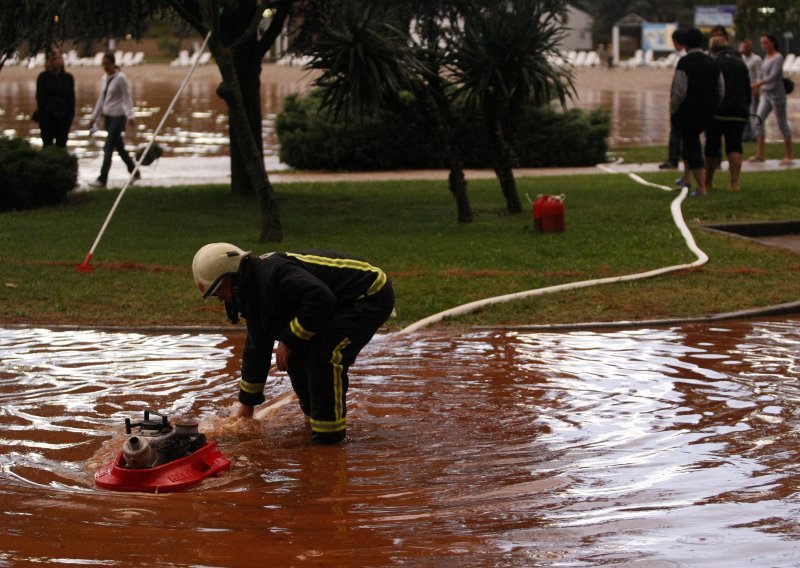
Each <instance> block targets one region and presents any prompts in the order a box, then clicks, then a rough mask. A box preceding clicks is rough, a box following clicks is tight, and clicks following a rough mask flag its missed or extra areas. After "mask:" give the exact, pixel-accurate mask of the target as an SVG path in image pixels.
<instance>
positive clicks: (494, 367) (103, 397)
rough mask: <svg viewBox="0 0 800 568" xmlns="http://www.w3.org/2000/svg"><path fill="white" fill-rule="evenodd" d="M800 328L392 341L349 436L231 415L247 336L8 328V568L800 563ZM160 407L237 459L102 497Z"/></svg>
mask: <svg viewBox="0 0 800 568" xmlns="http://www.w3.org/2000/svg"><path fill="white" fill-rule="evenodd" d="M799 323H800V321H797V320H792V319H786V320H776V321H767V322H755V323H751V322H733V323H729V324H724V325H720V324H718V323H717V324H714V325H685V326H682V327H674V328H665V329H644V330H628V331H613V332H607V333H601V332H572V333H535V334H523V333H516V332H515V333H499V332H480V333H469V334H465V335H460V336H450V335H446V334H444V333H427V334H424V335H417V336H412V337H409V336H382V337H380V338H378V339H377V340H376V341H375V342H373V343H372V344H371V345H370V346H368V348H367V349H366V350H365V352H364V353H363V354H362V356H361V358H360V360H359V363H358V364H357V365H356V368H355V369H354V372H353V374H352V380H351V394H350V407H349V409H350V412H349V414H348V416H349V417H350V427H349V429H348V432H349V434H350V436H351V440H350V442H349V443H348V444H346V445H344V446H341V447H332V448H331V447H321V448H320V447H311V446H309V445H308V443H307V441H306V440H307V438H308V432H307V431H306V429H305V428H306V427H305V425H304V421H303V418H302V414H301V413H300V411H299V410H298V409H297V408H296V404H295V403H294V402H293V401H292V403H290V404H287V405H276V407H275V408H274V410H273V411H271V412H270V413H268V415H267V416H266V417H265V418H264V420H263V421H261V422H256V421H239V422H235V421H232V420H231V419H229V418H226V417H225V415H226V414H229V412H230V409H231V408H232V406H233V400H234V397H235V393H236V388H237V380H236V372H237V365H238V358H239V357H240V356H241V352H240V345H241V343H242V336H241V335H238V334H235V333H234V334H232V335H231V336H224V335H217V334H201V335H192V334H182V335H141V334H135V333H101V332H92V331H84V332H66V331H59V332H53V331H47V330H44V329H32V330H12V329H2V328H0V360H1V361H2V362H0V447H1V448H2V451H1V452H0V492H2V493H3V496H4V499H3V501H4V510H3V511H2V512H0V518H2V522H1V523H0V527H2V528H0V543H2V546H1V547H0V565H16V564H24V563H27V562H34V561H36V562H42V563H73V564H79V565H86V564H90V563H100V564H102V565H123V564H125V565H128V564H137V565H138V564H145V563H148V562H155V563H158V564H160V565H215V566H244V565H254V563H253V554H254V553H255V552H256V551H257V554H258V562H257V563H256V564H257V565H262V566H267V565H299V564H304V563H310V564H311V565H314V566H330V565H362V564H363V565H371V566H385V565H394V564H411V565H428V566H431V565H436V566H450V565H452V566H456V565H458V566H461V565H464V564H465V563H466V564H470V563H475V562H476V559H477V563H478V564H481V565H487V566H503V565H509V566H510V565H515V566H519V565H564V566H593V565H607V564H623V565H631V564H635V563H641V565H648V566H651V565H652V566H683V565H693V564H696V563H697V559H698V558H702V559H703V563H704V565H708V566H736V565H753V566H793V565H796V559H797V558H798V554H800V543H798V540H797V537H798V536H800V526H798V514H797V511H798V509H797V495H796V490H797V487H798V484H800V473H798V471H797V467H796V463H797V460H798V453H800V450H798V448H797V444H796V440H797V430H798V424H799V423H800V422H799V413H800V385H798V379H800V366H799V364H800V351H799V350H798V346H799V345H800V332H798V324H799ZM267 388H268V392H267V397H268V399H272V400H275V399H281V398H284V397H285V396H287V393H289V392H290V387H289V385H288V381H287V379H286V378H285V377H284V376H281V375H279V376H278V377H276V378H275V379H274V380H270V381H269V382H268V387H267ZM147 407H150V408H154V409H156V410H161V411H166V412H169V413H172V414H176V413H181V414H188V415H190V416H195V417H197V418H199V419H201V421H202V422H201V424H202V425H201V428H202V429H203V430H204V431H205V432H206V433H208V434H209V436H210V437H212V438H214V439H216V440H217V441H218V442H219V444H220V446H221V448H222V450H223V452H224V453H225V454H226V456H227V457H228V458H229V459H231V461H232V462H233V465H232V469H231V471H230V472H228V473H225V474H222V475H220V476H218V477H217V478H215V479H212V480H209V481H207V482H204V484H203V485H201V486H200V487H198V488H196V489H194V490H192V491H189V492H187V493H184V494H177V495H166V496H154V495H136V494H119V493H112V492H106V491H99V490H96V489H95V488H94V487H93V486H92V474H93V472H94V471H95V470H96V469H97V468H98V467H99V466H100V465H101V464H102V463H104V462H105V461H108V460H109V459H110V457H111V455H113V453H114V452H116V451H117V449H118V448H119V446H120V443H121V433H120V431H121V425H122V421H123V419H124V418H125V417H130V416H135V415H138V414H140V413H141V410H142V409H144V408H147ZM637 565H638V564H637Z"/></svg>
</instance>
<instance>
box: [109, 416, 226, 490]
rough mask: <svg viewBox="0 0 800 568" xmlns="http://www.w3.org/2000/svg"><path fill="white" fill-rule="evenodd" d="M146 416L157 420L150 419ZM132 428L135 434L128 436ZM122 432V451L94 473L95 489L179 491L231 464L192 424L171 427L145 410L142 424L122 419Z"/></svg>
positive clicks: (184, 423) (193, 423) (181, 423)
mask: <svg viewBox="0 0 800 568" xmlns="http://www.w3.org/2000/svg"><path fill="white" fill-rule="evenodd" d="M150 414H155V415H156V416H160V417H161V420H151V419H150ZM134 426H135V427H137V432H136V433H135V434H133V435H132V427H134ZM125 432H126V434H128V436H129V437H128V439H127V440H126V441H125V444H124V445H123V447H122V451H121V452H119V454H117V457H116V458H115V459H114V461H112V462H111V463H109V464H108V465H105V466H103V467H102V468H100V469H99V470H98V471H97V473H95V476H94V481H95V484H96V485H97V486H98V487H101V488H103V489H111V490H112V491H140V492H146V493H169V492H174V491H183V490H184V489H188V488H189V487H191V486H193V485H196V484H197V483H200V482H201V481H202V480H203V479H205V478H206V477H209V476H211V475H214V474H216V473H218V472H220V471H223V470H226V469H228V468H229V467H230V465H231V462H229V461H228V460H227V459H225V457H224V456H223V455H222V452H221V451H220V449H219V448H218V447H217V444H216V442H213V441H210V440H207V439H206V436H205V434H201V433H200V432H199V431H198V427H197V423H196V422H193V421H183V422H180V423H176V425H175V426H174V427H173V426H172V425H171V424H170V423H169V419H168V418H167V417H166V416H165V415H163V414H158V413H156V412H153V411H152V410H145V411H144V420H143V421H142V422H139V423H137V424H131V421H130V419H129V418H126V419H125Z"/></svg>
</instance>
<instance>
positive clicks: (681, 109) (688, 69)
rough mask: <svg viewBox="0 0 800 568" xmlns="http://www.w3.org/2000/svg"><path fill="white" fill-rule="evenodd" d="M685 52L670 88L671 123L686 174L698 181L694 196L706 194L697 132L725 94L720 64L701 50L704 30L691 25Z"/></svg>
mask: <svg viewBox="0 0 800 568" xmlns="http://www.w3.org/2000/svg"><path fill="white" fill-rule="evenodd" d="M684 41H685V45H686V55H684V56H683V57H682V58H681V59H680V60H679V61H678V66H677V68H676V69H675V76H674V77H673V79H672V88H671V91H670V116H671V117H672V124H673V125H674V126H676V127H677V128H678V130H679V132H680V134H681V143H682V144H683V151H682V157H683V160H684V163H685V165H686V175H688V173H689V172H691V173H692V175H693V177H694V179H695V181H696V182H697V190H696V191H695V192H694V193H693V194H692V195H693V196H695V197H699V196H703V195H705V194H706V181H705V160H704V158H703V151H702V147H701V145H700V134H702V133H703V132H704V131H705V130H706V128H708V126H709V125H710V124H711V121H712V119H713V117H714V113H715V112H716V111H717V108H718V107H719V104H720V102H721V101H722V97H723V96H724V93H725V83H724V81H723V79H722V72H721V71H720V67H719V64H718V63H717V62H716V61H715V60H714V59H713V58H712V57H710V56H709V55H707V54H705V53H703V50H702V49H701V48H700V46H701V45H702V44H703V32H701V31H700V30H699V29H697V28H690V29H689V30H687V31H686V33H685V35H684Z"/></svg>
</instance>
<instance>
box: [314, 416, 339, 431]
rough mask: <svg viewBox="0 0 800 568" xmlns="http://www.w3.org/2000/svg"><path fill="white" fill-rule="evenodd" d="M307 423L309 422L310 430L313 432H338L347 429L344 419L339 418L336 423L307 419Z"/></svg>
mask: <svg viewBox="0 0 800 568" xmlns="http://www.w3.org/2000/svg"><path fill="white" fill-rule="evenodd" d="M309 422H311V429H312V430H314V432H340V431H341V430H344V429H345V428H346V427H347V419H346V418H341V419H339V420H336V421H330V420H314V419H313V418H309Z"/></svg>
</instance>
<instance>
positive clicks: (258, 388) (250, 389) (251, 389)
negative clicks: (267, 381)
mask: <svg viewBox="0 0 800 568" xmlns="http://www.w3.org/2000/svg"><path fill="white" fill-rule="evenodd" d="M239 388H240V389H242V390H243V391H244V392H247V393H250V394H258V393H260V392H262V391H263V390H264V383H251V382H249V381H246V380H244V379H242V380H241V381H239Z"/></svg>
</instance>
